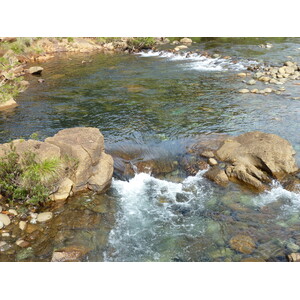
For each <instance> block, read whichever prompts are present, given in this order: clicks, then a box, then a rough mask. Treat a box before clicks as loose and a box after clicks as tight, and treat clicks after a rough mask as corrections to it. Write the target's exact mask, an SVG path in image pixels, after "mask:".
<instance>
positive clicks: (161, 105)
mask: <svg viewBox="0 0 300 300" xmlns="http://www.w3.org/2000/svg"><path fill="white" fill-rule="evenodd" d="M262 42H271V43H272V44H273V47H272V48H271V49H264V48H260V47H259V46H258V45H259V44H260V43H262ZM166 47H167V46H161V49H159V51H156V52H148V53H139V54H131V55H129V54H113V55H107V54H106V55H105V54H93V55H86V54H85V55H68V56H66V55H62V56H61V57H57V58H55V59H53V60H50V61H48V62H46V63H44V64H42V65H43V67H44V72H43V78H44V79H45V83H43V84H39V83H38V82H37V79H30V81H31V84H30V87H29V89H28V90H27V91H25V92H24V93H22V94H21V95H20V96H19V97H18V99H17V102H18V103H19V106H18V107H17V108H15V109H13V110H11V111H8V112H1V114H0V132H1V135H0V139H1V142H7V141H9V140H11V139H15V138H19V137H23V138H28V137H29V136H30V135H31V134H32V133H36V132H37V133H38V134H39V136H40V138H41V139H43V138H45V137H47V136H50V135H53V134H55V133H56V132H57V131H58V130H60V129H63V128H68V127H75V126H92V127H97V128H99V129H100V130H101V132H102V133H103V134H104V136H105V142H106V148H107V151H108V152H113V151H116V149H117V150H118V149H119V150H121V151H123V152H126V150H127V151H132V149H139V151H141V154H140V156H141V157H143V156H145V155H148V156H149V155H150V156H151V155H152V157H153V158H155V159H159V158H164V159H170V157H171V159H173V160H176V159H177V156H178V155H180V153H183V152H184V149H185V145H186V144H187V143H190V142H192V141H193V140H194V139H196V138H197V137H199V136H201V134H206V135H210V134H213V133H226V134H233V135H237V134H240V133H244V132H247V131H251V130H261V131H264V132H269V133H275V134H278V135H280V136H282V137H283V138H286V139H288V140H289V141H290V142H291V143H292V145H293V147H294V148H295V149H296V151H297V152H298V154H297V158H298V160H299V153H300V140H299V134H298V133H299V125H298V124H299V123H298V121H299V115H300V102H299V100H295V97H299V96H300V94H299V86H297V85H294V83H295V81H293V82H288V83H287V84H285V85H284V86H285V87H286V92H284V93H283V94H282V95H276V94H273V93H272V94H270V95H267V96H265V95H259V94H256V95H254V94H239V93H237V90H238V89H240V88H244V87H245V84H244V83H242V79H238V77H237V76H236V74H237V73H239V72H241V71H243V70H245V69H246V68H247V67H248V66H250V65H256V64H261V63H263V62H264V63H267V64H271V65H278V64H282V63H283V62H284V61H287V60H294V61H296V62H298V63H299V62H300V59H299V58H300V40H299V39H296V38H288V39H274V40H272V39H265V40H262V39H260V40H252V39H250V40H249V41H248V40H242V39H241V40H235V41H234V42H232V41H228V40H226V41H219V40H212V41H206V42H202V43H200V44H198V43H196V44H193V46H191V48H192V49H193V50H199V51H208V52H210V53H219V54H221V55H222V56H231V58H230V59H218V58H212V59H208V58H205V57H203V56H200V55H197V54H195V55H192V56H190V57H188V58H186V57H183V56H181V55H173V54H172V55H171V54H170V53H167V52H165V48H166ZM261 87H265V86H264V85H263V84H261ZM145 149H146V150H145ZM149 149H150V150H149ZM145 153H146V154H145ZM176 172H177V173H176ZM202 173H203V172H202ZM202 173H201V172H200V173H198V174H197V175H196V176H195V177H188V178H184V176H182V174H178V171H173V173H171V174H169V177H167V176H166V177H164V178H161V177H160V178H155V177H153V176H150V175H149V174H144V173H141V174H138V175H136V176H135V177H134V178H132V179H130V180H129V182H127V181H121V180H119V179H117V178H115V179H114V180H113V184H112V187H111V189H110V190H109V191H108V192H107V194H106V195H103V196H101V197H102V198H103V197H104V198H103V199H106V200H105V201H104V200H103V199H102V198H101V199H102V200H101V201H104V202H105V203H109V205H107V204H105V205H106V206H105V205H104V204H103V205H104V206H105V209H104V210H102V208H103V206H101V205H102V204H101V203H102V202H101V201H100V200H99V198H97V197H96V196H93V195H90V196H86V197H77V198H76V201H75V200H74V201H73V203H72V201H71V200H70V201H69V202H68V203H67V204H66V205H65V206H64V207H63V208H60V209H59V212H60V213H62V214H66V215H68V214H69V212H70V211H76V214H75V215H76V216H77V214H79V215H81V217H82V216H86V218H85V217H82V218H83V219H82V220H83V221H82V223H85V224H87V225H86V228H84V226H83V227H78V226H77V227H76V226H75V225H72V226H71V225H70V226H69V227H67V229H66V230H65V231H63V232H66V236H65V237H64V238H61V239H60V240H59V242H55V241H54V242H52V244H51V246H52V247H56V246H57V245H66V244H72V243H82V244H88V245H89V246H90V248H91V249H92V251H91V252H90V255H89V256H88V258H87V260H93V261H97V260H99V261H102V260H108V261H241V260H243V259H249V258H255V259H261V260H285V255H286V254H288V253H289V251H290V250H289V249H290V248H291V245H292V244H295V245H296V246H297V245H299V246H300V235H299V233H298V232H299V229H300V219H299V205H300V195H298V194H295V193H291V192H288V191H286V190H284V189H283V188H281V187H280V185H278V183H274V187H273V189H272V190H271V192H268V193H265V194H262V195H253V194H250V193H246V192H241V191H240V190H239V189H238V188H237V187H233V186H231V187H230V188H229V189H228V190H224V189H222V188H220V187H216V186H215V185H214V184H212V183H210V182H208V181H207V180H206V179H204V178H203V177H202ZM182 199H184V201H183V200H182ZM99 201H100V202H101V203H100V202H99ZM93 203H95V205H93ZM99 203H100V204H99ZM99 205H100V207H102V208H101V209H96V210H95V209H94V206H96V207H98V208H99ZM82 207H84V209H83V208H82ZM80 211H81V213H80ZM90 214H91V215H90ZM98 215H99V216H101V218H102V219H101V221H100V219H99V220H98V219H97V218H98V217H96V216H98ZM69 216H70V217H72V214H69ZM99 218H100V217H99ZM91 219H92V220H96V219H97V220H98V222H96V221H95V222H94V221H93V222H94V223H95V224H94V225H93V226H92V227H89V226H88V223H89V220H91ZM57 224H60V223H59V222H58V221H57V220H56V221H55V222H54V223H53V224H52V225H51V226H53V228H54V229H53V232H54V231H55V230H56V231H55V232H56V235H57V230H58V227H59V226H61V225H57ZM55 226H56V227H55ZM57 226H58V227H57ZM59 228H60V227H59ZM74 228H76V229H74ZM80 228H81V229H80ZM70 231H71V232H70ZM236 234H244V235H247V236H250V237H251V238H253V240H254V241H255V251H254V252H253V253H252V254H251V255H247V254H241V253H240V252H237V251H235V250H233V249H232V248H230V246H229V240H230V238H231V237H232V236H234V235H236ZM55 243H57V244H55ZM294 247H295V246H294ZM299 249H300V247H299ZM50 252H51V251H50ZM50 252H49V253H50ZM47 255H48V254H47ZM47 255H46V254H45V255H44V256H40V259H41V260H43V259H45V260H47V259H48V256H47ZM37 257H39V254H36V256H35V258H36V259H37Z"/></svg>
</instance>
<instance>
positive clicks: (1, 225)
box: [0, 221, 4, 229]
mask: <svg viewBox="0 0 300 300" xmlns="http://www.w3.org/2000/svg"><path fill="white" fill-rule="evenodd" d="M3 227H4V224H3V223H2V221H0V229H2V228H3Z"/></svg>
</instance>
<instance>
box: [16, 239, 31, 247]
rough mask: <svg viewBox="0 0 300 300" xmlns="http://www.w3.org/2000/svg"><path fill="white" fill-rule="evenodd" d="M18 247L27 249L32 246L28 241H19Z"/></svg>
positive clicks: (17, 242)
mask: <svg viewBox="0 0 300 300" xmlns="http://www.w3.org/2000/svg"><path fill="white" fill-rule="evenodd" d="M16 245H17V246H19V247H21V248H27V247H28V246H29V245H30V244H29V242H27V241H25V240H23V239H18V240H17V241H16Z"/></svg>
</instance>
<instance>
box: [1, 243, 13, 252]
mask: <svg viewBox="0 0 300 300" xmlns="http://www.w3.org/2000/svg"><path fill="white" fill-rule="evenodd" d="M10 247H11V246H10V245H9V244H7V243H6V242H3V241H0V252H4V251H6V250H8V249H9V248H10Z"/></svg>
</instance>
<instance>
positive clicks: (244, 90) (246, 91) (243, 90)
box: [239, 89, 250, 94]
mask: <svg viewBox="0 0 300 300" xmlns="http://www.w3.org/2000/svg"><path fill="white" fill-rule="evenodd" d="M249 92H250V91H249V90H248V89H240V90H239V93H241V94H246V93H249Z"/></svg>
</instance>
